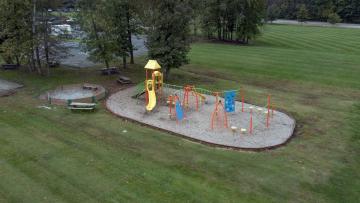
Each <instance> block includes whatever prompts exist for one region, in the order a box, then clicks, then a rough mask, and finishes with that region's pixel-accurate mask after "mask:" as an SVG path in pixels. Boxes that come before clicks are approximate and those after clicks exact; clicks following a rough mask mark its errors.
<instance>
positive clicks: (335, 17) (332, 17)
mask: <svg viewBox="0 0 360 203" xmlns="http://www.w3.org/2000/svg"><path fill="white" fill-rule="evenodd" d="M327 21H328V22H329V23H330V24H333V25H335V24H336V23H340V22H341V21H342V20H341V18H340V16H339V15H338V14H337V13H330V14H329V16H328V20H327Z"/></svg>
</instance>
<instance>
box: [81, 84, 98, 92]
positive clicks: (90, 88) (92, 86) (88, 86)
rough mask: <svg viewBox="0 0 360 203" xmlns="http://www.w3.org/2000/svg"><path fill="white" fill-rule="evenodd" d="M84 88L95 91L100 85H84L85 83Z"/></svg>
mask: <svg viewBox="0 0 360 203" xmlns="http://www.w3.org/2000/svg"><path fill="white" fill-rule="evenodd" d="M83 89H84V90H94V91H96V90H98V87H97V86H95V85H90V84H84V85H83Z"/></svg>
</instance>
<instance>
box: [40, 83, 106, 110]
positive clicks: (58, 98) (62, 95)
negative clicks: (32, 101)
mask: <svg viewBox="0 0 360 203" xmlns="http://www.w3.org/2000/svg"><path fill="white" fill-rule="evenodd" d="M105 96H106V90H105V88H104V87H102V86H100V85H95V84H88V83H84V84H74V85H63V86H60V87H58V88H56V89H55V90H52V91H49V92H46V93H45V94H43V95H41V96H40V99H43V100H47V101H48V103H49V104H55V105H67V106H70V107H71V105H70V104H71V103H73V102H75V103H83V104H93V103H96V102H97V101H99V100H101V99H103V98H105ZM83 106H85V105H83ZM73 108H81V107H80V104H79V105H76V107H73ZM83 108H89V105H87V106H85V107H83Z"/></svg>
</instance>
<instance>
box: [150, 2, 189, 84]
mask: <svg viewBox="0 0 360 203" xmlns="http://www.w3.org/2000/svg"><path fill="white" fill-rule="evenodd" d="M152 3H153V5H152V10H151V14H149V16H150V21H149V22H150V24H149V25H148V27H149V29H148V30H147V43H146V45H147V47H148V49H149V53H148V54H149V57H150V58H152V59H156V60H158V61H159V62H160V64H161V65H162V66H163V68H164V69H165V79H166V80H167V79H168V78H169V74H170V70H171V69H172V68H179V67H180V66H181V65H183V64H185V63H187V62H188V58H187V54H188V52H189V50H190V40H189V38H190V31H189V25H190V20H191V8H190V6H189V4H188V2H187V1H184V0H153V1H152Z"/></svg>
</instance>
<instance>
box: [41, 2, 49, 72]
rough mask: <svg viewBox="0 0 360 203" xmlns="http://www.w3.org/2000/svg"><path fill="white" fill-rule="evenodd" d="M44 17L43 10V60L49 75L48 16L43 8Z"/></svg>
mask: <svg viewBox="0 0 360 203" xmlns="http://www.w3.org/2000/svg"><path fill="white" fill-rule="evenodd" d="M47 3H48V5H49V3H50V2H49V0H48V1H47ZM45 9H46V11H45V19H44V12H42V14H43V15H42V16H43V21H45V29H44V49H45V50H44V51H45V60H46V70H47V75H48V76H49V75H50V60H49V32H50V31H49V27H48V26H49V25H48V20H47V19H48V16H49V11H48V10H49V9H48V8H45Z"/></svg>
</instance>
